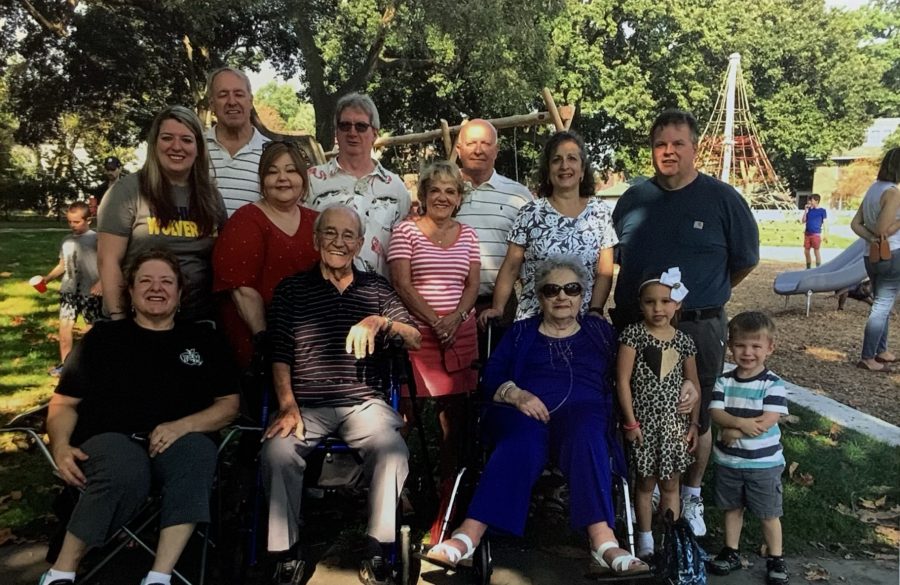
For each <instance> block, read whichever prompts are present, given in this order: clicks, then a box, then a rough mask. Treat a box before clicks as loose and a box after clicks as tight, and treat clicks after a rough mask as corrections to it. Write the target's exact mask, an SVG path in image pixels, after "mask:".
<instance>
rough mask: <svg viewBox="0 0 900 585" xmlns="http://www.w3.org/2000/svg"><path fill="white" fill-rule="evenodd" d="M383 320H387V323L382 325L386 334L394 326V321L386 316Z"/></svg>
mask: <svg viewBox="0 0 900 585" xmlns="http://www.w3.org/2000/svg"><path fill="white" fill-rule="evenodd" d="M384 318H385V319H387V322H386V323H385V324H384V325H385V327H384V330H385V331H387V332H388V333H390V332H391V327H393V326H394V320H393V319H391V318H390V317H388V316H385V317H384Z"/></svg>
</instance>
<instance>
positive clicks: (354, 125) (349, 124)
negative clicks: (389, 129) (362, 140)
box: [337, 122, 372, 134]
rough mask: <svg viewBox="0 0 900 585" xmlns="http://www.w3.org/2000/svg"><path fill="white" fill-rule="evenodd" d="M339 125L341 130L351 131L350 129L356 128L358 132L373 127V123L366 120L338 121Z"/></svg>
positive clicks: (360, 132)
mask: <svg viewBox="0 0 900 585" xmlns="http://www.w3.org/2000/svg"><path fill="white" fill-rule="evenodd" d="M337 127H338V130H340V131H341V132H350V129H351V128H353V129H355V130H356V132H357V134H362V133H363V132H365V131H366V130H368V129H369V128H371V127H372V125H371V124H368V123H366V122H338V123H337Z"/></svg>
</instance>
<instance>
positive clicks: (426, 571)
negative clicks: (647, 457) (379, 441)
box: [0, 544, 898, 585]
mask: <svg viewBox="0 0 900 585" xmlns="http://www.w3.org/2000/svg"><path fill="white" fill-rule="evenodd" d="M495 548H496V550H495V552H494V574H493V576H492V578H491V583H492V584H493V585H557V584H562V583H585V584H588V583H602V581H598V580H596V579H590V578H588V577H586V576H585V568H586V567H587V563H588V559H587V550H584V551H579V550H576V549H574V548H573V549H569V548H568V547H566V548H564V549H561V550H553V551H550V550H523V549H521V548H516V547H514V546H511V545H501V546H497V547H495ZM45 551H46V545H41V544H29V545H23V546H9V545H7V546H3V547H0V583H2V584H3V585H36V584H37V582H38V579H39V578H40V575H41V573H42V572H43V571H44V570H45V568H46V567H45V563H44V562H43V558H44V553H45ZM748 560H749V561H750V562H751V563H753V566H752V567H748V568H747V569H744V570H740V571H736V572H734V573H732V574H731V575H728V576H727V577H719V576H716V575H710V576H709V583H710V585H744V584H751V585H752V584H760V585H762V584H763V583H765V566H766V564H765V561H764V560H763V559H761V558H759V557H757V556H756V555H750V558H749V559H748ZM787 561H788V570H789V571H790V574H791V582H792V583H793V584H794V585H802V584H803V583H806V582H807V581H806V580H805V579H804V578H803V577H804V575H805V574H807V573H809V574H810V575H818V576H819V578H820V579H821V578H822V577H827V579H828V580H827V581H826V580H824V579H822V580H821V582H823V583H831V584H837V583H847V584H848V585H896V584H897V582H898V580H897V564H896V562H894V563H890V562H886V561H876V560H857V559H851V560H845V559H841V558H837V557H828V558H820V557H788V559H787ZM130 572H132V571H129V573H130ZM141 576H142V575H141V574H140V573H138V576H137V577H135V580H134V583H131V582H130V581H128V582H123V581H124V579H122V580H119V579H118V578H116V580H115V581H111V580H107V581H103V582H101V583H100V584H99V585H137V584H138V581H139V580H140V577H141ZM117 577H118V575H117ZM471 582H472V581H471V578H470V575H468V574H466V573H464V572H460V573H457V574H451V573H446V572H445V571H443V570H440V569H437V568H434V567H432V566H430V565H428V564H425V563H423V564H422V569H421V573H420V574H419V578H418V580H416V581H413V582H411V583H415V585H428V584H433V585H455V584H460V585H462V584H464V583H471ZM207 583H208V584H209V585H228V584H220V583H214V582H212V581H211V580H209V581H207ZM307 583H308V585H358V584H359V578H358V577H357V574H356V567H355V566H329V565H327V564H326V563H324V562H322V563H319V564H318V565H317V566H316V567H315V568H314V573H313V574H312V576H311V577H310V579H309V581H307ZM398 585H399V583H398Z"/></svg>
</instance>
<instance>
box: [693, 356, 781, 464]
mask: <svg viewBox="0 0 900 585" xmlns="http://www.w3.org/2000/svg"><path fill="white" fill-rule="evenodd" d="M709 409H710V410H713V409H719V410H724V411H725V412H727V413H728V414H730V415H732V416H736V417H740V418H757V417H760V416H762V415H763V413H764V412H777V413H779V414H787V413H788V408H787V396H786V393H785V388H784V382H783V381H782V380H781V378H779V377H778V376H777V375H776V374H775V373H773V372H772V371H770V370H768V369H766V370H763V371H762V372H760V373H759V374H758V375H757V376H755V377H753V378H750V379H747V380H743V379H741V378H738V377H737V370H736V369H735V370H732V371H730V372H728V373H726V374H723V375H722V376H720V377H719V379H718V380H716V387H715V388H714V389H713V395H712V401H711V402H710V403H709ZM713 460H714V461H715V462H716V463H717V464H719V465H724V466H725V467H731V468H735V469H759V468H765V467H777V466H779V465H784V454H783V453H782V450H781V430H779V428H778V423H776V424H774V425H772V426H771V427H769V429H768V430H767V431H766V432H764V433H763V434H761V435H759V436H758V437H748V436H744V437H743V438H741V439H738V440H737V441H735V442H734V443H732V444H731V445H726V444H725V443H724V442H722V440H721V439H720V438H717V439H716V442H715V445H714V446H713Z"/></svg>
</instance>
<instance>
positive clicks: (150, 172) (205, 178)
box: [138, 106, 221, 236]
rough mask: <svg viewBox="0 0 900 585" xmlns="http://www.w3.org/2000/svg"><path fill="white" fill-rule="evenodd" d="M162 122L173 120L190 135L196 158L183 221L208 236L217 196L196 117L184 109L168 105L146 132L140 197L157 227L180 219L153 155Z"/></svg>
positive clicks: (217, 213)
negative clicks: (148, 208) (142, 198)
mask: <svg viewBox="0 0 900 585" xmlns="http://www.w3.org/2000/svg"><path fill="white" fill-rule="evenodd" d="M166 120H175V121H177V122H179V123H181V124H184V125H185V126H186V127H187V128H188V129H189V130H190V131H191V133H192V134H193V135H194V141H195V143H196V145H197V158H196V159H194V165H193V167H192V168H191V175H190V178H189V179H188V187H189V188H190V196H189V199H188V214H187V218H184V219H190V220H191V221H193V222H195V223H196V224H197V228H198V230H199V232H200V235H201V236H208V235H210V234H212V233H213V232H214V231H215V230H216V228H217V227H218V222H219V217H220V213H221V209H220V204H219V197H218V193H217V192H216V189H215V187H213V185H212V181H210V178H209V155H208V154H207V148H206V137H205V136H204V135H203V126H202V125H201V124H200V118H198V117H197V114H195V113H194V112H192V111H191V110H189V109H187V108H185V107H184V106H169V107H168V108H166V109H165V110H163V111H162V112H160V113H159V114H157V116H156V118H154V120H153V124H152V125H151V126H150V131H149V132H148V133H147V161H146V162H145V163H144V166H143V167H141V170H140V171H138V181H140V188H141V195H143V196H144V197H146V198H147V203H148V205H149V206H150V209H151V210H152V211H153V213H154V214H155V215H156V217H157V219H158V220H159V223H160V226H162V227H166V226H168V225H169V224H170V223H172V222H173V221H178V220H179V219H183V218H182V217H180V216H179V214H178V209H177V207H176V206H175V201H174V200H173V198H172V183H171V182H170V181H169V179H168V178H167V177H166V175H165V173H163V171H162V167H161V166H160V163H159V155H158V154H157V153H156V142H157V140H158V139H159V130H160V127H162V124H163V122H165V121H166Z"/></svg>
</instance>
